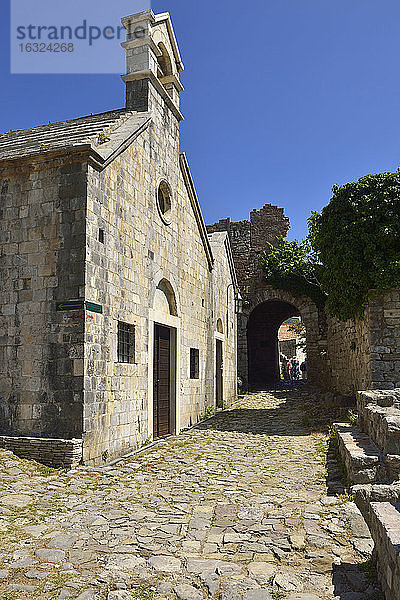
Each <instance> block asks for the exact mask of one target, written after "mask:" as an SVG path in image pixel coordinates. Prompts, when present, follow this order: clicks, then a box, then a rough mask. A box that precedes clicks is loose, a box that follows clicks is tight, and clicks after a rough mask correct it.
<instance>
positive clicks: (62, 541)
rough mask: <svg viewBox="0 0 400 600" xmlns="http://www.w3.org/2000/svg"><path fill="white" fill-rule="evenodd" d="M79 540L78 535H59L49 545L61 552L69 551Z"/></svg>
mask: <svg viewBox="0 0 400 600" xmlns="http://www.w3.org/2000/svg"><path fill="white" fill-rule="evenodd" d="M77 539H78V536H76V535H68V534H64V535H57V536H56V537H54V538H53V539H51V540H50V542H49V543H48V544H47V546H48V547H49V548H58V549H60V550H69V549H70V548H71V546H73V545H74V544H75V542H76V540H77Z"/></svg>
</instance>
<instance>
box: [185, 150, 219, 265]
mask: <svg viewBox="0 0 400 600" xmlns="http://www.w3.org/2000/svg"><path fill="white" fill-rule="evenodd" d="M179 164H180V167H181V172H182V176H183V180H184V182H185V185H186V189H187V192H188V194H189V199H190V203H191V205H192V208H193V212H194V216H195V219H196V222H197V226H198V228H199V232H200V236H201V239H202V242H203V246H204V250H205V253H206V256H207V261H208V266H209V269H210V271H211V270H212V268H213V265H214V256H213V253H212V250H211V246H210V242H209V240H208V236H207V229H206V226H205V223H204V219H203V215H202V214H201V209H200V204H199V199H198V197H197V194H196V189H195V187H194V183H193V178H192V174H191V173H190V169H189V164H188V161H187V158H186V154H185V153H184V152H180V153H179Z"/></svg>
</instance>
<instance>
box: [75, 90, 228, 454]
mask: <svg viewBox="0 0 400 600" xmlns="http://www.w3.org/2000/svg"><path fill="white" fill-rule="evenodd" d="M149 93H150V94H151V97H150V107H151V109H152V115H153V121H152V124H151V125H150V126H149V128H148V129H147V130H146V131H145V132H144V133H143V134H142V135H141V136H139V137H138V138H137V140H136V141H135V142H134V143H133V144H132V145H131V146H130V147H129V148H128V149H126V150H125V151H124V152H123V153H122V154H120V155H119V156H118V157H117V158H116V159H115V160H114V162H113V163H111V164H110V165H109V166H108V167H107V168H106V169H105V170H103V171H96V170H95V169H94V168H92V167H90V168H89V175H88V214H87V237H86V243H87V253H86V261H87V263H86V283H85V297H86V299H87V300H91V301H93V302H96V303H98V304H101V305H102V307H103V313H102V314H93V315H91V318H90V320H88V319H86V321H85V365H84V377H85V378H84V395H85V403H84V461H85V462H87V463H89V464H94V463H97V462H101V460H102V459H104V458H105V457H110V456H117V455H120V454H122V453H124V452H125V451H126V450H127V449H128V448H132V447H133V448H134V447H138V446H140V445H141V444H143V443H144V442H145V441H146V440H148V439H151V437H152V410H153V405H152V381H153V375H152V361H153V330H154V323H155V322H156V323H161V324H164V325H167V326H171V327H173V329H174V331H175V332H176V356H177V365H176V381H177V384H176V430H179V429H180V428H182V427H186V426H189V425H191V424H193V423H195V422H196V421H197V420H198V419H199V417H200V416H201V415H202V414H203V413H204V412H205V410H206V408H207V407H210V406H214V405H215V391H214V385H215V384H214V371H215V367H214V362H215V360H214V345H215V341H214V330H213V327H210V324H211V323H214V324H215V326H216V312H217V310H218V313H222V314H225V307H222V308H221V309H220V307H219V306H218V304H219V300H218V298H215V297H214V296H213V291H212V284H213V279H212V278H213V276H214V275H213V273H212V271H211V265H210V264H209V262H208V258H207V255H206V252H205V248H204V242H203V241H202V239H201V237H200V234H199V229H198V225H197V223H196V219H195V215H194V212H193V209H192V206H191V203H190V199H189V196H188V190H187V188H186V184H185V181H184V178H183V176H182V172H181V167H180V163H179V130H178V123H177V121H176V119H175V117H174V116H173V115H172V113H171V112H170V111H169V110H167V109H166V107H165V104H164V101H163V100H162V98H161V96H160V95H159V94H158V93H156V92H155V91H154V89H153V88H152V87H151V86H150V87H149ZM161 180H166V181H167V182H168V183H169V185H170V188H171V191H172V209H171V215H170V219H169V220H170V224H166V223H165V222H164V221H163V220H162V219H161V217H160V214H159V212H158V209H157V205H156V197H157V190H158V186H159V183H160V181H161ZM99 229H102V230H103V232H104V243H102V242H101V241H99V236H98V232H99ZM221 269H222V274H221V275H216V278H217V281H218V285H219V280H220V279H223V277H224V276H225V275H224V273H225V271H224V266H223V265H222V266H221ZM162 281H167V282H168V285H169V286H170V287H171V289H172V293H173V294H174V296H175V299H174V302H175V303H176V311H175V313H174V312H172V313H170V314H168V312H166V311H163V307H162V306H160V305H159V304H158V298H159V296H158V292H157V293H156V288H157V286H158V285H159V283H160V282H162ZM229 281H231V277H230V278H229ZM228 283H229V282H226V283H225V289H226V287H227V285H228ZM221 285H222V284H221ZM118 321H124V322H127V323H131V324H134V325H135V338H136V340H135V344H136V350H135V362H134V363H133V364H122V363H118V362H116V358H117V350H116V337H117V323H118ZM230 322H231V316H230ZM232 331H233V330H232ZM190 348H197V349H198V350H199V357H200V377H199V379H190V378H189V367H190ZM226 348H227V354H226V356H227V357H228V360H227V364H228V365H229V368H228V372H229V376H228V380H229V381H230V383H229V387H228V388H227V389H228V391H229V394H232V393H233V392H234V384H233V383H232V379H233V376H232V373H233V371H234V367H233V366H232V365H231V362H232V360H233V359H232V358H231V357H232V356H233V355H234V335H232V337H230V338H229V339H228V338H227V342H226Z"/></svg>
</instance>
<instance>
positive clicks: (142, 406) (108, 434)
mask: <svg viewBox="0 0 400 600" xmlns="http://www.w3.org/2000/svg"><path fill="white" fill-rule="evenodd" d="M122 23H123V25H124V27H125V28H126V30H127V41H126V42H124V43H123V47H124V49H125V51H126V54H127V73H126V75H125V76H123V79H124V81H125V83H126V107H125V108H123V109H120V110H115V111H111V112H107V113H103V114H100V115H91V116H88V117H82V118H78V119H73V120H71V121H65V122H60V123H54V124H51V125H45V126H39V127H35V128H32V129H29V130H24V131H18V132H11V133H6V134H2V135H0V211H1V213H2V214H1V217H2V218H1V224H0V272H1V281H2V286H1V290H0V444H1V445H2V446H3V447H7V448H10V449H12V450H14V451H15V452H17V453H19V454H21V455H23V456H31V457H34V458H38V459H40V460H43V461H44V462H48V463H51V464H60V465H61V464H67V465H68V464H75V463H77V462H79V461H81V460H82V461H83V462H84V463H85V464H89V465H96V464H100V463H102V462H104V461H107V460H109V459H111V458H113V457H118V456H120V455H123V454H124V453H126V452H128V451H129V450H130V449H134V448H138V447H140V446H141V445H143V444H145V443H147V442H148V441H150V440H152V439H156V438H158V437H162V436H165V435H168V434H174V433H178V432H179V431H180V430H181V429H182V428H184V427H188V426H190V425H193V424H195V423H196V422H197V421H198V420H199V419H200V418H201V417H202V415H204V414H205V413H206V412H207V411H208V410H209V409H210V408H214V407H215V406H222V405H223V404H229V403H230V402H231V401H232V400H233V399H234V398H235V395H236V315H235V295H236V293H237V282H236V276H235V269H234V264H233V260H232V254H231V249H230V243H229V237H228V234H227V233H223V232H216V233H212V234H207V231H206V228H205V225H204V221H203V217H202V214H201V210H200V207H199V202H198V198H197V195H196V191H195V186H194V184H193V180H192V177H191V174H190V170H189V166H188V162H187V159H186V156H185V154H183V153H182V152H181V151H180V147H179V124H180V121H181V119H182V115H181V113H180V110H179V94H180V92H181V91H182V90H183V87H182V85H181V83H180V80H179V73H180V71H182V69H183V64H182V61H181V57H180V54H179V50H178V46H177V43H176V40H175V36H174V32H173V28H172V24H171V21H170V18H169V15H168V14H167V13H164V14H161V15H154V14H153V13H152V11H145V12H143V13H140V14H137V15H132V16H130V17H127V18H125V19H123V20H122Z"/></svg>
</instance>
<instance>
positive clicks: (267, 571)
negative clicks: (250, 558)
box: [247, 562, 278, 584]
mask: <svg viewBox="0 0 400 600" xmlns="http://www.w3.org/2000/svg"><path fill="white" fill-rule="evenodd" d="M247 569H248V572H249V577H251V578H253V579H255V581H257V583H260V584H262V583H267V582H268V581H269V579H270V578H271V577H273V576H274V575H276V572H277V570H278V566H277V565H276V564H272V563H268V562H252V563H249V564H248V565H247Z"/></svg>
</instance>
